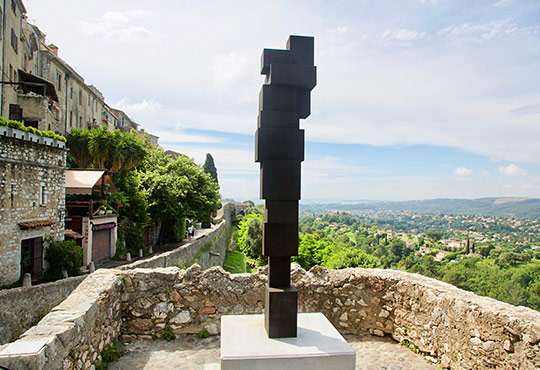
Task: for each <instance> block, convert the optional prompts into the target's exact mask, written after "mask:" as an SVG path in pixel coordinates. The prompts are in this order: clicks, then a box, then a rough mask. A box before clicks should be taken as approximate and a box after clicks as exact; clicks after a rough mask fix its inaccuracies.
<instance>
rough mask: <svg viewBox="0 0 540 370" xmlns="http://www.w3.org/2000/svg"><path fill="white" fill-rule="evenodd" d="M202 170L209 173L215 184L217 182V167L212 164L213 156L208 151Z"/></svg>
mask: <svg viewBox="0 0 540 370" xmlns="http://www.w3.org/2000/svg"><path fill="white" fill-rule="evenodd" d="M203 170H204V172H206V173H207V174H209V175H210V177H211V178H212V179H213V180H214V181H215V182H216V184H219V183H218V177H217V169H216V166H215V165H214V158H212V155H211V154H210V153H206V161H204V165H203Z"/></svg>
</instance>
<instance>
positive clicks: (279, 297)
mask: <svg viewBox="0 0 540 370" xmlns="http://www.w3.org/2000/svg"><path fill="white" fill-rule="evenodd" d="M313 46H314V39H313V37H305V36H290V37H289V40H288V41H287V49H286V50H276V49H264V51H263V54H262V57H261V74H264V75H266V80H265V84H263V86H262V89H261V91H260V93H259V117H258V122H257V132H256V134H255V162H259V163H260V164H261V189H260V197H261V198H262V199H265V201H266V221H265V222H264V226H263V255H264V256H267V257H268V285H267V286H266V297H265V298H266V303H265V309H264V316H265V328H266V332H267V334H268V337H269V338H284V337H296V327H297V295H298V294H297V291H296V289H295V288H294V287H292V286H291V283H290V280H291V279H290V264H291V256H296V255H298V201H299V200H300V163H301V162H302V161H303V160H304V130H300V128H299V123H300V118H307V117H308V116H309V114H310V111H311V103H310V100H311V99H310V92H311V90H312V89H313V88H314V87H315V85H316V67H315V66H314V47H313Z"/></svg>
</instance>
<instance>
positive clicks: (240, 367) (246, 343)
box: [221, 313, 356, 370]
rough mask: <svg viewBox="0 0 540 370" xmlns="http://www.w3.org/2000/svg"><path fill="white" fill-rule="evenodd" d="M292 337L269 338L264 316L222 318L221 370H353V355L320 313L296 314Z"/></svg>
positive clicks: (343, 340) (354, 355)
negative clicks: (296, 324) (296, 325)
mask: <svg viewBox="0 0 540 370" xmlns="http://www.w3.org/2000/svg"><path fill="white" fill-rule="evenodd" d="M297 333H298V334H297V337H294V338H274V339H270V338H268V336H267V334H266V330H265V329H264V315H229V316H223V317H222V318H221V369H222V370H244V369H245V370H252V369H257V370H266V369H269V370H270V369H272V370H274V369H295V370H301V369H309V370H319V369H321V370H323V369H324V370H328V369H340V370H354V369H355V361H356V353H355V352H354V351H353V349H352V348H351V346H350V345H349V344H348V343H347V342H346V341H345V339H343V337H342V336H341V334H339V332H338V331H337V330H336V329H335V328H334V326H333V325H332V324H331V323H330V321H328V319H327V318H326V317H324V315H323V314H322V313H301V314H298V331H297Z"/></svg>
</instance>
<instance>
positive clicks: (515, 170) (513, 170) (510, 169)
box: [499, 163, 527, 176]
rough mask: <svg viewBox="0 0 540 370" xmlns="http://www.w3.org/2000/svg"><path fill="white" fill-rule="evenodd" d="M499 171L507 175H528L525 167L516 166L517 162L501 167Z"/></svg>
mask: <svg viewBox="0 0 540 370" xmlns="http://www.w3.org/2000/svg"><path fill="white" fill-rule="evenodd" d="M499 173H501V174H503V175H505V176H526V175H527V171H525V170H524V169H523V168H520V167H518V166H516V164H515V163H512V164H510V165H508V166H506V167H499Z"/></svg>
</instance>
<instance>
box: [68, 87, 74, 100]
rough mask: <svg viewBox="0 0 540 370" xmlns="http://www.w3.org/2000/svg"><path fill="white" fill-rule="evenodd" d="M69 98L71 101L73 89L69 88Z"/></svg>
mask: <svg viewBox="0 0 540 370" xmlns="http://www.w3.org/2000/svg"><path fill="white" fill-rule="evenodd" d="M69 98H70V99H73V87H70V88H69Z"/></svg>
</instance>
